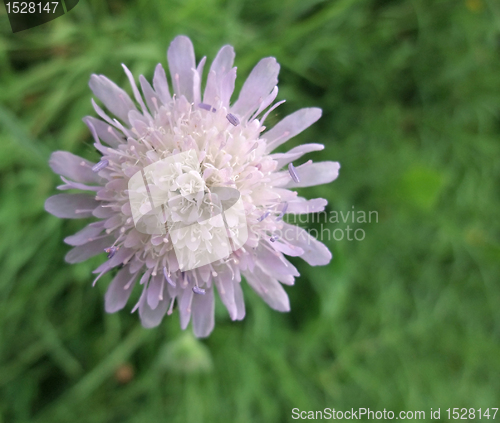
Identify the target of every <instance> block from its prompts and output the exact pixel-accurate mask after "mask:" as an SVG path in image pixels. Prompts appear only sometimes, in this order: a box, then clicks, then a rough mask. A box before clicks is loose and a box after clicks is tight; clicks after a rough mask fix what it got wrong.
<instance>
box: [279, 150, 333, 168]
mask: <svg viewBox="0 0 500 423" xmlns="http://www.w3.org/2000/svg"><path fill="white" fill-rule="evenodd" d="M324 148H325V146H324V145H323V144H302V145H299V146H298V147H295V148H292V149H291V150H290V151H288V152H286V153H275V154H271V155H270V156H269V157H271V158H272V159H273V160H276V162H277V165H276V169H281V168H282V167H283V166H286V165H287V164H288V163H290V162H293V161H295V160H297V159H299V158H300V157H302V156H303V155H304V154H306V153H310V152H311V151H321V150H323V149H324Z"/></svg>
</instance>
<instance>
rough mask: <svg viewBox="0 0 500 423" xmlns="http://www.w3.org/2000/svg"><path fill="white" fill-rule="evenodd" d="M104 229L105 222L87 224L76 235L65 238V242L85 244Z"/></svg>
mask: <svg viewBox="0 0 500 423" xmlns="http://www.w3.org/2000/svg"><path fill="white" fill-rule="evenodd" d="M103 230H104V222H94V223H91V224H90V225H88V226H85V228H83V229H82V230H81V231H78V232H77V233H76V234H74V235H70V236H68V237H66V238H64V242H65V243H66V244H68V245H73V246H77V245H83V244H86V243H87V242H90V241H92V239H93V238H95V237H96V236H98V235H99V234H100V233H101V232H102V231H103Z"/></svg>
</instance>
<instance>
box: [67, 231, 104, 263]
mask: <svg viewBox="0 0 500 423" xmlns="http://www.w3.org/2000/svg"><path fill="white" fill-rule="evenodd" d="M112 243H113V237H112V236H107V237H105V238H99V239H96V240H94V241H90V242H87V243H86V244H83V245H79V246H77V247H75V248H72V249H71V250H69V251H68V254H66V257H64V259H65V260H66V261H67V262H68V263H72V264H73V263H81V262H82V261H85V260H87V259H89V258H90V257H94V256H96V255H97V254H101V253H104V249H105V248H107V247H109V246H110V245H111V244H112Z"/></svg>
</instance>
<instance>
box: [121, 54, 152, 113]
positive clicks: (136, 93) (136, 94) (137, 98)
mask: <svg viewBox="0 0 500 423" xmlns="http://www.w3.org/2000/svg"><path fill="white" fill-rule="evenodd" d="M122 68H123V70H124V71H125V74H126V75H127V78H128V81H129V83H130V87H131V88H132V92H133V93H134V98H135V101H137V103H138V104H139V106H141V109H142V112H143V113H144V114H147V113H148V111H147V109H146V105H145V104H144V100H143V99H142V96H141V93H140V92H139V90H138V89H137V84H136V83H135V79H134V75H132V72H130V70H129V68H127V67H126V66H125V65H124V64H123V63H122Z"/></svg>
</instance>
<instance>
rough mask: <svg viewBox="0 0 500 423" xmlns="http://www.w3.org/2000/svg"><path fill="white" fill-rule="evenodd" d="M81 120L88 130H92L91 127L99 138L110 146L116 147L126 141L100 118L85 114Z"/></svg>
mask: <svg viewBox="0 0 500 423" xmlns="http://www.w3.org/2000/svg"><path fill="white" fill-rule="evenodd" d="M83 121H84V122H85V125H87V126H88V128H89V129H90V131H92V127H93V128H94V130H95V132H96V134H97V136H98V137H99V139H100V140H101V141H104V142H105V143H106V144H108V145H110V146H111V147H118V146H119V145H120V144H121V143H124V142H125V141H126V140H125V138H123V135H122V134H121V133H119V132H117V131H116V129H115V128H113V127H112V126H111V125H108V124H107V123H106V122H103V121H102V120H100V119H96V118H95V117H92V116H86V117H85V118H83Z"/></svg>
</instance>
